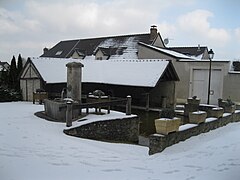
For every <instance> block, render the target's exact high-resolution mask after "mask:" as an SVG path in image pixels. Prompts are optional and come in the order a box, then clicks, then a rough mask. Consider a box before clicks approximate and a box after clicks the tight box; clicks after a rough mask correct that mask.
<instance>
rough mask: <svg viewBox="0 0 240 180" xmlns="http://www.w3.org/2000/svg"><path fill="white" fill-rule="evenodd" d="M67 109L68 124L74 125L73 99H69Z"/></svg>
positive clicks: (68, 125) (69, 125)
mask: <svg viewBox="0 0 240 180" xmlns="http://www.w3.org/2000/svg"><path fill="white" fill-rule="evenodd" d="M66 104H67V110H66V126H67V127H71V126H72V101H67V103H66Z"/></svg>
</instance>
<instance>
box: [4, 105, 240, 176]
mask: <svg viewBox="0 0 240 180" xmlns="http://www.w3.org/2000/svg"><path fill="white" fill-rule="evenodd" d="M40 110H43V106H42V105H33V104H32V103H27V102H15V103H0V128H1V129H0V179H1V180H55V179H56V180H67V179H68V180H79V179H104V180H108V179H111V180H112V179H114V180H118V179H119V180H125V179H130V180H132V179H139V180H140V179H141V180H142V179H147V180H157V179H160V180H161V179H163V180H176V179H178V180H182V179H183V180H195V179H199V180H203V179H204V180H213V179H214V180H215V179H216V180H229V179H232V180H238V179H240V123H232V124H229V125H227V126H225V127H222V128H219V129H216V130H214V131H211V132H209V133H205V134H202V135H199V136H196V137H192V138H190V139H188V140H186V141H184V142H181V143H179V144H176V145H173V146H171V147H169V148H167V149H165V150H164V151H163V152H162V153H158V154H155V155H152V156H148V148H146V147H142V146H137V145H127V144H114V143H105V142H97V141H92V140H87V139H80V138H75V137H69V136H66V135H65V134H63V132H62V131H63V129H64V128H65V124H63V123H55V122H49V121H46V120H43V119H40V118H38V117H35V116H34V115H33V114H34V112H36V111H40Z"/></svg>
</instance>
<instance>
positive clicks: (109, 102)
mask: <svg viewBox="0 0 240 180" xmlns="http://www.w3.org/2000/svg"><path fill="white" fill-rule="evenodd" d="M131 102H132V98H131V96H127V98H124V99H114V100H111V99H110V98H109V99H106V101H101V102H92V103H82V104H73V103H72V101H67V102H66V105H65V106H62V107H59V110H60V111H62V110H66V123H67V126H68V127H70V126H72V112H73V110H76V109H79V110H80V112H81V111H82V109H84V108H86V113H87V114H88V113H89V108H95V109H96V111H97V108H99V111H100V110H101V108H102V107H107V110H108V114H109V113H110V110H111V106H119V105H124V104H126V115H131Z"/></svg>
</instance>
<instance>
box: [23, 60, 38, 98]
mask: <svg viewBox="0 0 240 180" xmlns="http://www.w3.org/2000/svg"><path fill="white" fill-rule="evenodd" d="M40 79H41V77H39V75H38V73H37V72H36V69H35V68H34V66H33V65H32V64H31V63H28V64H27V65H26V66H25V68H24V70H23V72H22V74H21V79H20V88H21V90H22V96H23V100H24V101H32V100H33V92H35V91H36V89H40V88H41V80H40Z"/></svg>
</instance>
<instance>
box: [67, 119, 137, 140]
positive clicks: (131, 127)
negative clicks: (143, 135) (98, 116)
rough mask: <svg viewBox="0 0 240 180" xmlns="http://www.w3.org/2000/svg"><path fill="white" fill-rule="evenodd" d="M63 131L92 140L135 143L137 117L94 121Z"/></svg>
mask: <svg viewBox="0 0 240 180" xmlns="http://www.w3.org/2000/svg"><path fill="white" fill-rule="evenodd" d="M63 132H64V133H65V134H67V135H71V136H76V137H81V138H87V139H93V140H101V141H114V142H126V143H135V142H138V135H139V117H132V118H124V119H114V120H105V121H96V122H92V123H89V124H84V125H81V126H78V127H73V128H69V129H65V130H64V131H63Z"/></svg>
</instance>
